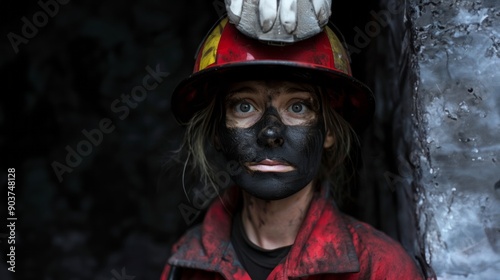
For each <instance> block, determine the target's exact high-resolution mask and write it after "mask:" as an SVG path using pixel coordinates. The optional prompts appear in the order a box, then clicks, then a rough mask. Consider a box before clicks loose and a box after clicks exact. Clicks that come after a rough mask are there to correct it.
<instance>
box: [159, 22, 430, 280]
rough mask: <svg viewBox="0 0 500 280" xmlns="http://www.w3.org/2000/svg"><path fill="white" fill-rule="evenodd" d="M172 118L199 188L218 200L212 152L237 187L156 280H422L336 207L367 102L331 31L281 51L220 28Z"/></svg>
mask: <svg viewBox="0 0 500 280" xmlns="http://www.w3.org/2000/svg"><path fill="white" fill-rule="evenodd" d="M172 108H173V112H174V115H175V116H176V117H177V119H178V120H179V121H180V122H181V123H184V124H186V126H187V131H186V138H185V147H186V148H187V149H188V150H189V155H190V157H189V159H190V163H191V164H192V166H194V167H195V168H196V169H197V170H199V171H200V172H201V174H202V176H203V178H204V179H205V180H204V181H205V182H206V184H207V185H210V186H214V187H216V188H217V184H215V182H216V181H217V180H216V169H217V168H215V167H214V166H216V163H215V162H214V161H211V160H210V159H209V158H208V157H207V153H208V150H209V149H210V147H214V148H215V150H216V151H218V152H219V153H220V154H221V155H223V158H224V161H225V162H226V163H228V164H227V166H231V164H233V165H232V166H233V168H231V170H229V171H228V173H229V175H230V176H231V179H232V181H233V182H234V186H232V187H229V188H228V189H227V190H225V192H224V193H223V195H222V196H221V197H220V199H219V200H216V201H215V202H214V203H213V204H212V205H211V207H210V208H209V210H208V212H207V214H206V216H205V219H204V221H203V223H202V224H201V225H199V226H197V227H195V228H193V229H191V230H189V231H188V232H187V233H186V234H185V235H184V236H183V237H182V238H181V239H180V240H179V241H178V242H177V243H176V244H175V245H174V247H173V250H172V256H171V257H170V258H169V260H168V264H167V265H166V267H165V270H164V272H163V274H162V279H289V278H297V279H306V278H307V279H422V276H421V275H420V273H419V271H418V270H417V268H416V266H415V264H414V262H413V261H412V259H411V258H410V257H409V256H408V255H407V254H406V253H405V251H404V250H403V249H402V247H401V246H400V245H399V244H397V243H396V242H395V241H393V240H391V239H390V238H389V237H387V236H386V235H384V234H383V233H381V232H379V231H377V230H375V229H374V228H372V227H371V226H369V225H367V224H364V223H362V222H359V221H356V220H354V219H353V218H351V217H349V216H347V215H345V214H342V213H341V212H340V211H339V210H338V209H337V208H336V206H335V203H334V200H333V196H334V194H336V193H339V192H341V189H342V186H343V185H344V183H345V179H346V177H348V176H347V172H346V169H345V166H346V162H348V161H349V151H350V147H351V145H352V143H355V136H354V134H353V133H352V131H353V129H352V128H351V127H353V128H354V129H361V128H362V126H363V125H364V124H366V123H368V122H369V121H370V117H371V114H372V112H373V100H372V97H371V93H370V91H369V89H368V88H366V87H365V86H364V85H363V84H361V83H359V82H358V81H357V80H355V79H354V78H352V77H351V71H350V68H349V62H348V57H347V53H346V52H345V50H344V49H343V47H342V44H341V43H340V42H339V40H338V38H337V37H336V36H335V34H334V33H333V32H332V31H331V29H329V28H326V29H325V30H324V31H323V32H322V33H321V34H319V35H316V36H314V37H312V38H309V39H307V40H304V41H301V42H298V43H294V44H291V45H284V46H283V45H280V46H276V45H272V44H265V43H261V42H258V41H254V40H253V39H249V38H247V37H246V36H244V35H242V34H240V33H239V32H238V31H237V30H236V29H235V28H234V27H233V26H232V25H231V24H228V23H227V20H225V19H224V20H222V21H221V22H219V23H218V25H217V26H216V27H215V28H214V29H212V31H211V32H210V33H209V35H208V36H207V38H206V39H205V40H204V42H203V43H202V45H201V47H200V50H199V54H198V57H197V60H196V65H195V73H194V74H193V75H192V76H191V77H189V78H188V79H187V80H185V81H183V82H182V83H181V84H180V85H179V86H178V87H177V88H176V90H175V92H174V95H173V98H172ZM207 139H208V141H207ZM207 142H208V145H207ZM217 174H219V173H217ZM219 187H220V186H219Z"/></svg>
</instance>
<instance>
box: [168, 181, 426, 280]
mask: <svg viewBox="0 0 500 280" xmlns="http://www.w3.org/2000/svg"><path fill="white" fill-rule="evenodd" d="M228 198H230V199H228ZM238 198H239V191H238V190H237V189H236V188H233V189H230V190H228V191H227V192H226V194H225V195H224V204H225V206H226V207H227V209H229V211H233V209H234V207H232V206H231V205H229V204H230V202H231V201H239V200H238ZM231 220H232V219H231V214H230V213H228V211H227V210H226V208H225V207H224V205H223V204H222V203H221V201H220V200H217V201H215V203H214V204H213V205H212V206H211V207H210V208H209V210H208V212H207V214H206V216H205V219H204V221H203V223H202V224H201V225H199V226H197V227H195V228H193V229H191V230H189V231H188V232H187V233H186V234H185V235H184V236H183V237H182V238H181V239H180V240H179V241H178V242H177V243H176V244H175V245H174V247H173V249H172V253H173V255H172V256H171V257H170V258H169V260H168V264H167V265H166V267H165V269H164V271H163V274H162V276H161V280H167V279H169V278H168V276H169V273H170V270H171V269H172V266H176V267H178V268H177V270H178V271H179V270H181V271H182V277H181V278H176V279H196V280H204V279H207V280H208V279H214V280H215V279H217V280H219V279H220V280H222V279H228V280H229V279H238V280H239V279H242V280H243V279H245V280H250V276H249V275H248V274H247V272H246V271H245V269H244V268H243V267H242V265H241V263H240V262H239V261H238V258H237V256H236V252H235V251H234V248H233V246H232V244H231V242H230V232H231ZM267 279H268V280H271V279H272V280H278V279H283V280H284V279H308V280H326V279H342V280H347V279H349V280H354V279H377V280H378V279H398V280H399V279H404V280H406V279H423V277H422V276H421V274H420V273H419V271H418V269H417V267H416V266H415V263H414V262H413V260H412V259H411V258H410V257H409V256H408V255H407V253H406V252H405V251H404V250H403V248H402V247H401V246H400V245H399V244H398V243H396V242H395V241H394V240H392V239H391V238H389V237H388V236H386V235H385V234H384V233H382V232H380V231H377V230H376V229H374V228H373V227H371V226H369V225H368V224H365V223H362V222H359V221H357V220H355V219H353V218H351V217H349V216H347V215H344V214H342V213H341V212H340V211H339V210H338V209H337V208H336V207H335V206H334V204H333V202H332V201H331V200H330V199H328V198H327V196H326V192H322V194H319V193H318V194H316V195H315V196H314V198H313V200H312V202H311V205H310V207H309V210H308V212H307V215H306V217H305V219H304V222H303V224H302V226H301V228H300V230H299V232H298V234H297V237H296V239H295V243H294V244H293V245H292V248H291V249H290V252H289V254H288V256H287V257H286V258H285V259H284V260H283V261H281V263H280V264H278V266H276V267H275V268H274V270H273V271H272V272H271V274H270V275H269V277H268V278H267Z"/></svg>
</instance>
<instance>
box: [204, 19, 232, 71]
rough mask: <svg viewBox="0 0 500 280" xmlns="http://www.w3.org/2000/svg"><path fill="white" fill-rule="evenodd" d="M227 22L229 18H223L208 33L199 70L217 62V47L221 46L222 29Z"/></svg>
mask: <svg viewBox="0 0 500 280" xmlns="http://www.w3.org/2000/svg"><path fill="white" fill-rule="evenodd" d="M226 24H227V18H225V19H223V20H222V21H221V22H220V23H219V24H218V25H217V26H216V27H215V28H214V30H212V32H210V35H208V37H207V40H206V41H205V45H204V46H203V50H202V53H201V59H200V66H199V69H198V71H201V70H203V69H205V68H207V67H208V66H209V65H211V64H213V63H215V59H216V57H217V48H218V47H219V41H220V38H221V36H222V31H223V30H224V26H226Z"/></svg>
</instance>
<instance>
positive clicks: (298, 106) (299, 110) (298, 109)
mask: <svg viewBox="0 0 500 280" xmlns="http://www.w3.org/2000/svg"><path fill="white" fill-rule="evenodd" d="M288 110H289V111H292V112H294V113H296V114H303V113H304V112H305V111H306V110H307V107H306V106H305V105H304V104H303V103H300V102H297V103H294V104H292V106H290V107H289V108H288Z"/></svg>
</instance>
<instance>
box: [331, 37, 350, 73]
mask: <svg viewBox="0 0 500 280" xmlns="http://www.w3.org/2000/svg"><path fill="white" fill-rule="evenodd" d="M325 30H326V34H327V36H328V40H329V41H330V45H331V47H332V49H333V54H334V61H335V68H337V69H338V70H340V71H341V72H343V73H345V74H348V75H350V74H351V71H350V69H349V57H348V56H347V53H346V51H345V49H344V47H343V46H342V43H340V40H339V38H338V37H337V35H335V33H333V31H332V30H331V29H330V28H325Z"/></svg>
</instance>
